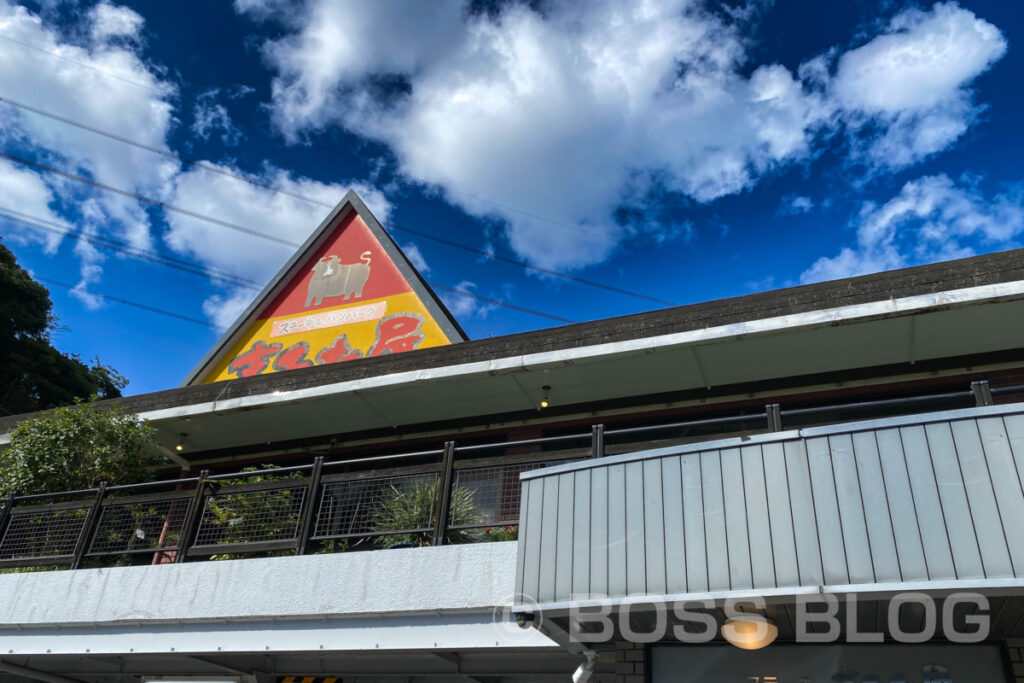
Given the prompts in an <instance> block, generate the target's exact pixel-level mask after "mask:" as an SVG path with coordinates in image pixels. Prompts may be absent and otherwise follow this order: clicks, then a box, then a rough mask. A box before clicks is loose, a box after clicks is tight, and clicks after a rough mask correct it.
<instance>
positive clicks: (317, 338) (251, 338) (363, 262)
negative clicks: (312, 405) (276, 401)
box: [189, 198, 463, 383]
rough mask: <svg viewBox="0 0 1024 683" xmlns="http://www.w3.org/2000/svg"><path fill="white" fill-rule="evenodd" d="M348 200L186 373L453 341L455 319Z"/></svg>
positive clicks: (260, 369)
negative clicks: (216, 345)
mask: <svg viewBox="0 0 1024 683" xmlns="http://www.w3.org/2000/svg"><path fill="white" fill-rule="evenodd" d="M348 201H351V202H352V203H353V204H354V205H355V210H352V211H349V212H348V213H347V214H344V215H343V216H342V217H341V218H340V219H338V220H336V221H334V222H333V224H332V223H331V222H328V223H326V224H325V225H324V226H323V227H322V228H321V230H320V231H319V232H318V233H317V235H315V236H314V238H311V241H310V243H309V244H310V245H311V246H308V247H307V251H306V253H303V254H301V255H300V256H298V257H297V258H296V259H293V261H292V262H291V263H290V264H289V266H286V267H285V269H284V270H283V271H282V274H280V275H279V276H278V280H277V281H276V282H274V283H273V284H272V285H271V286H270V287H269V288H268V291H269V292H272V293H271V294H268V295H267V301H262V302H259V303H258V304H257V306H256V307H255V308H253V309H251V310H252V311H253V313H251V314H248V316H247V317H246V319H245V320H243V321H240V322H239V323H236V326H235V328H234V329H233V330H232V331H230V332H229V333H228V334H227V335H225V341H222V346H221V347H219V348H218V349H217V350H216V352H215V353H214V354H212V357H211V358H210V359H209V360H208V361H204V364H201V366H200V369H198V370H197V371H195V373H194V374H193V376H192V377H191V378H190V380H189V381H190V382H195V381H200V382H204V383H206V382H218V381H221V380H226V379H236V378H241V377H254V376H256V375H262V374H267V373H272V372H281V371H284V370H296V369H299V368H308V367H314V366H317V365H328V364H332V363H342V362H348V361H352V360H357V359H360V358H372V357H375V356H383V355H387V354H392V353H402V352H405V351H412V350H414V349H421V348H429V347H432V346H442V345H445V344H450V343H452V342H455V341H462V339H463V337H462V333H461V330H459V329H458V325H457V324H456V323H455V322H454V320H452V319H451V317H450V314H449V313H448V312H447V310H445V308H444V306H442V305H441V304H440V303H439V302H438V301H437V300H436V299H435V298H434V296H433V293H432V292H430V291H429V290H428V289H427V288H426V287H425V285H424V284H423V283H422V281H421V280H420V279H419V278H418V276H417V275H416V274H415V271H413V270H412V266H411V265H410V264H409V263H408V261H407V260H406V259H405V257H404V255H402V253H401V251H400V250H398V248H397V247H396V246H395V245H394V243H393V242H392V241H391V239H390V237H388V236H387V234H386V233H384V232H383V230H382V229H381V228H380V226H379V225H378V224H377V223H376V221H374V220H373V217H372V216H370V215H369V212H368V211H366V210H365V207H364V206H363V205H362V202H359V201H358V198H355V199H354V200H348ZM344 204H345V203H344V202H343V205H342V206H344ZM362 214H365V215H366V216H367V220H363V218H362ZM335 215H340V214H338V212H336V213H335ZM332 220H333V219H332ZM368 223H369V225H368ZM371 225H372V226H373V227H372V228H371V227H370V226H371ZM325 236H326V239H324V237H325ZM287 278H290V279H287ZM286 279H287V281H286Z"/></svg>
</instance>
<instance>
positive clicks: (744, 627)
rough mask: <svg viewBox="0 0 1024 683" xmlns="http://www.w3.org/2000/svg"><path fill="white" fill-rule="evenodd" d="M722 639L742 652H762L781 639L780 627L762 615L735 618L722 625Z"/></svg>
mask: <svg viewBox="0 0 1024 683" xmlns="http://www.w3.org/2000/svg"><path fill="white" fill-rule="evenodd" d="M722 637H723V638H725V639H726V640H727V641H729V643H730V644H731V645H734V646H736V647H738V648H740V649H741V650H760V649H761V648H763V647H768V646H769V645H771V644H772V643H774V642H775V639H776V638H778V637H779V627H778V626H776V625H775V624H773V623H772V622H771V621H770V620H769V619H766V618H764V617H762V616H761V615H760V614H750V615H745V616H738V617H733V618H731V619H728V620H726V622H725V623H724V624H722Z"/></svg>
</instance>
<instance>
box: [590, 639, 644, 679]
mask: <svg viewBox="0 0 1024 683" xmlns="http://www.w3.org/2000/svg"><path fill="white" fill-rule="evenodd" d="M612 654H613V653H612V652H606V653H602V655H603V656H601V657H600V658H599V659H598V661H597V663H596V664H595V666H594V675H593V677H592V678H591V679H590V680H591V683H644V666H645V662H644V654H645V652H644V646H643V645H641V644H638V643H624V642H618V643H615V652H614V662H613V661H611V660H612Z"/></svg>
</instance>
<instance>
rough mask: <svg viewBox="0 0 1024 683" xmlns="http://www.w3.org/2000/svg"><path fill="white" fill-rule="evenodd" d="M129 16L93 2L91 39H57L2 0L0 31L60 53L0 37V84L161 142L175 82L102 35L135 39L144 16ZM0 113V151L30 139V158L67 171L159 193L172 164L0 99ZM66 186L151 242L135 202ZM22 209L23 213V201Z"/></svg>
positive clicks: (117, 231) (114, 230)
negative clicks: (0, 107)
mask: <svg viewBox="0 0 1024 683" xmlns="http://www.w3.org/2000/svg"><path fill="white" fill-rule="evenodd" d="M133 17H134V18H133ZM136 18H138V15H136V14H135V13H134V12H132V11H131V10H125V9H124V8H118V7H114V6H111V5H100V6H98V8H96V9H95V11H94V12H92V13H90V14H89V15H88V16H87V17H86V19H85V20H86V21H87V22H89V25H90V26H91V29H92V33H91V34H90V35H92V37H93V41H94V42H93V43H92V44H89V45H85V46H80V45H71V44H69V43H64V42H62V41H61V40H60V38H59V37H58V35H57V34H56V33H55V32H54V31H52V30H51V29H49V28H48V27H46V26H45V25H44V24H43V22H42V21H41V20H40V18H39V17H38V16H36V15H34V14H32V13H31V12H29V11H28V10H26V9H25V8H23V7H19V6H15V5H12V4H10V2H8V1H7V0H0V33H2V34H3V35H5V36H7V37H10V38H12V39H14V40H17V41H19V42H21V43H25V44H27V45H31V46H33V47H35V48H38V49H40V50H45V51H47V52H50V53H54V54H56V55H58V56H59V57H61V58H58V57H53V56H49V55H41V54H40V53H39V52H37V51H35V50H32V49H29V48H26V47H24V46H22V45H18V44H15V43H10V42H6V41H4V42H3V43H0V83H3V84H4V96H5V97H8V98H10V99H11V100H14V101H16V102H21V103H23V104H26V105H29V106H34V107H38V108H40V109H43V110H46V111H50V112H54V113H57V114H58V115H61V116H65V117H67V118H69V119H72V120H76V121H81V122H83V123H85V124H87V125H92V126H96V127H98V128H102V129H106V130H112V131H117V132H120V133H123V134H125V135H130V136H131V137H132V138H134V139H137V140H139V141H140V142H142V143H144V144H147V145H151V146H153V147H157V148H160V149H167V146H166V144H165V139H166V136H167V133H168V132H169V131H170V129H171V127H172V125H173V118H172V115H171V111H172V105H171V102H170V99H171V97H172V96H173V94H174V92H175V90H174V87H173V86H172V85H171V84H169V83H168V82H166V81H164V80H162V79H161V78H160V77H159V76H158V75H157V74H155V73H154V72H153V71H152V70H151V69H150V67H149V66H148V65H147V64H146V63H145V62H143V60H142V58H141V57H140V55H139V54H138V52H137V47H135V44H136V43H135V41H128V42H125V41H121V42H120V43H119V44H117V45H115V44H108V43H107V42H103V41H106V39H107V38H109V37H111V36H114V35H117V36H120V37H137V36H138V32H139V31H140V30H141V28H142V23H141V18H138V20H136ZM97 93H101V96H97ZM3 112H4V113H3V114H2V116H3V124H4V125H3V126H2V127H0V142H3V143H4V145H5V146H6V147H7V149H12V150H20V149H25V148H27V147H28V146H29V145H31V148H32V153H33V154H34V155H35V156H37V157H40V158H42V159H43V160H44V161H45V162H46V163H48V164H51V165H56V166H58V167H60V168H62V169H64V170H67V171H70V172H72V173H76V174H84V175H87V176H91V177H93V178H95V179H96V180H99V181H100V182H103V183H107V184H110V185H114V186H116V187H121V188H124V189H127V190H131V191H136V192H140V193H143V194H148V195H156V196H160V193H161V192H162V191H163V189H164V187H165V184H166V181H167V180H168V179H169V178H170V177H171V176H173V174H174V173H175V172H176V171H177V169H178V165H177V163H175V162H173V161H170V160H168V159H164V158H161V157H158V156H155V155H153V154H152V153H150V152H146V151H143V150H140V149H136V148H133V147H129V146H127V145H124V144H122V143H120V142H115V141H113V140H109V139H106V138H103V137H101V136H98V135H96V134H94V133H90V132H87V131H83V130H81V129H78V128H74V127H72V126H68V125H66V124H63V123H59V122H56V121H53V120H50V119H48V118H45V117H42V116H40V115H38V114H34V113H30V112H27V111H22V110H18V109H14V108H11V107H9V106H6V105H5V106H4V107H3ZM16 153H17V152H16ZM40 177H41V178H42V180H41V182H43V183H44V184H45V185H46V186H47V187H49V188H51V189H56V190H61V192H60V194H70V193H71V192H70V190H71V187H72V185H71V183H70V181H62V180H58V179H56V177H55V176H40ZM74 193H75V194H74V196H75V198H76V199H75V203H78V202H81V201H82V196H83V195H85V196H86V197H89V198H92V199H93V200H94V209H95V210H96V211H100V212H102V215H103V219H102V224H103V229H104V231H105V232H107V233H109V234H113V235H114V236H116V237H117V238H118V239H121V240H126V241H128V242H130V243H131V244H132V246H134V247H136V248H143V249H148V248H151V247H152V237H151V235H150V226H149V218H148V216H147V214H146V212H145V210H144V209H143V208H142V207H141V206H140V205H139V204H138V203H137V202H135V201H132V200H129V199H126V198H124V197H119V196H117V195H113V194H109V193H103V192H100V191H84V190H83V189H82V188H81V187H79V186H74ZM5 201H9V200H7V199H6V198H5ZM26 213H31V212H30V211H28V210H27V209H26ZM40 217H46V216H40ZM47 218H52V217H47ZM97 220H99V219H97ZM72 222H73V221H72ZM76 253H77V254H78V256H79V257H80V259H82V265H83V267H87V266H88V267H89V269H88V270H89V272H90V273H94V271H93V270H92V268H91V266H92V265H94V262H93V261H94V259H92V258H91V257H90V255H89V254H88V253H87V252H86V251H83V250H81V249H78V250H76ZM87 280H88V281H87ZM94 280H95V276H94V275H90V277H89V278H84V279H83V280H82V283H81V284H82V287H85V286H86V285H88V284H89V283H90V282H92V281H94ZM80 291H85V290H84V289H82V290H80Z"/></svg>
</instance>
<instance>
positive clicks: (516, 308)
mask: <svg viewBox="0 0 1024 683" xmlns="http://www.w3.org/2000/svg"><path fill="white" fill-rule="evenodd" d="M427 284H429V285H430V286H431V287H433V288H434V289H440V290H442V291H445V292H451V293H452V294H458V295H460V296H466V297H470V298H473V299H477V300H479V301H484V302H487V303H489V304H494V305H495V306H504V307H505V308H511V309H512V310H514V311H521V312H523V313H530V314H532V315H539V316H540V317H542V318H547V319H548V320H557V321H558V322H560V323H569V324H572V323H575V322H576V321H575V320H569V319H568V318H560V317H558V316H557V315H551V314H549V313H541V312H540V311H535V310H533V309H531V308H524V307H522V306H516V305H515V304H510V303H506V302H504V301H498V300H497V299H488V298H487V297H483V296H479V295H477V294H474V293H473V292H467V291H466V290H464V289H456V288H454V287H446V286H445V285H439V284H437V283H436V282H429V283H427Z"/></svg>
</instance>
